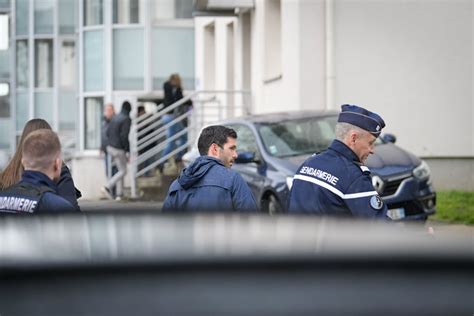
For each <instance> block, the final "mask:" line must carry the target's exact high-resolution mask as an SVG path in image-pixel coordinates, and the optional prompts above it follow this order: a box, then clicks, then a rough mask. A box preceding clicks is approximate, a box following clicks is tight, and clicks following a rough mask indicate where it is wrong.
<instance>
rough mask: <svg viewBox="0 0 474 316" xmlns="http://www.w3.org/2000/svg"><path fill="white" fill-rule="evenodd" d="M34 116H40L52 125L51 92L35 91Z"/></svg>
mask: <svg viewBox="0 0 474 316" xmlns="http://www.w3.org/2000/svg"><path fill="white" fill-rule="evenodd" d="M35 117H37V118H42V119H43V120H45V121H47V122H48V123H49V125H51V126H53V94H52V92H35Z"/></svg>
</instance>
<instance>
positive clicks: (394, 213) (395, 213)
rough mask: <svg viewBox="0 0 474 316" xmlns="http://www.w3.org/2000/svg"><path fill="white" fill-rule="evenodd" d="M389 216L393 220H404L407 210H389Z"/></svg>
mask: <svg viewBox="0 0 474 316" xmlns="http://www.w3.org/2000/svg"><path fill="white" fill-rule="evenodd" d="M387 216H388V217H390V218H391V219H393V220H397V219H402V218H404V217H405V209H404V208H403V207H401V208H394V209H391V210H388V211H387Z"/></svg>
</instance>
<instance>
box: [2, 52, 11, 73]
mask: <svg viewBox="0 0 474 316" xmlns="http://www.w3.org/2000/svg"><path fill="white" fill-rule="evenodd" d="M9 78H10V50H9V49H7V50H0V79H9Z"/></svg>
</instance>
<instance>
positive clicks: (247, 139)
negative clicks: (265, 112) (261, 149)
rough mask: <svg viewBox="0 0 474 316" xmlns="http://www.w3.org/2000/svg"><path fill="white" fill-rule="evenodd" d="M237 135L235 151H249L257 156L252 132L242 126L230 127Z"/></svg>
mask: <svg viewBox="0 0 474 316" xmlns="http://www.w3.org/2000/svg"><path fill="white" fill-rule="evenodd" d="M230 128H232V129H234V130H235V132H236V133H237V137H238V138H237V151H238V152H242V151H250V152H254V153H255V154H258V148H257V140H256V139H255V135H254V134H253V132H252V130H251V129H250V128H248V127H247V126H244V125H234V126H230Z"/></svg>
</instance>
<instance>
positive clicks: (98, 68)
mask: <svg viewBox="0 0 474 316" xmlns="http://www.w3.org/2000/svg"><path fill="white" fill-rule="evenodd" d="M103 37H104V35H103V32H102V31H87V32H84V89H85V90H86V91H102V90H103V87H104V41H103Z"/></svg>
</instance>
